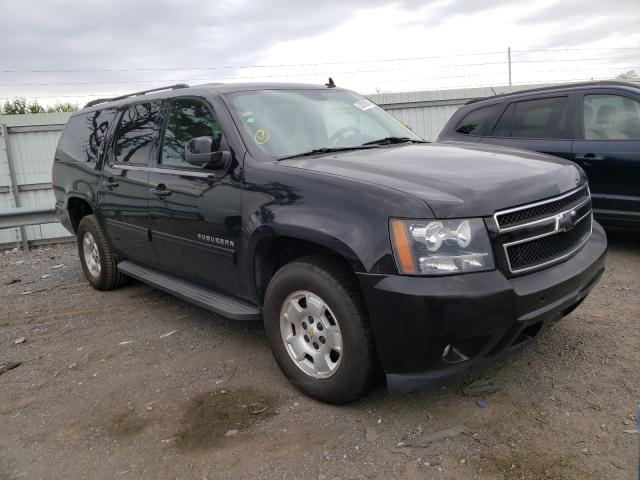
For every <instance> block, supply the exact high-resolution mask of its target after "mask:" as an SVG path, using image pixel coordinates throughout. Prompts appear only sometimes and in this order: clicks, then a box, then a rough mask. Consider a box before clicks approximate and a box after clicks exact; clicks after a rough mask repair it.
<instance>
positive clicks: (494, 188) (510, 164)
mask: <svg viewBox="0 0 640 480" xmlns="http://www.w3.org/2000/svg"><path fill="white" fill-rule="evenodd" d="M280 164H282V165H284V166H287V167H293V168H301V169H305V170H311V171H315V172H322V173H327V174H331V175H340V176H342V177H349V178H353V179H356V180H359V181H364V182H368V183H373V184H377V185H381V186H384V187H388V188H393V189H395V190H400V191H403V192H406V193H408V194H411V195H414V196H416V197H419V198H421V199H422V200H424V201H425V202H426V203H427V204H428V205H429V207H430V208H431V210H432V211H433V213H434V214H435V216H436V217H437V218H454V217H479V216H488V215H493V213H494V212H495V211H496V210H500V209H503V208H508V207H513V206H517V205H522V204H524V203H530V202H534V201H538V200H541V199H544V198H548V197H552V196H555V195H558V194H561V193H564V192H566V191H569V190H571V189H573V188H575V187H577V186H578V185H580V184H582V183H583V182H584V181H586V178H585V176H584V173H583V172H582V170H581V169H579V168H578V167H577V166H576V165H574V164H573V163H571V162H569V161H566V160H562V159H559V158H556V157H551V156H548V155H543V154H539V153H534V152H528V151H524V150H514V149H509V148H504V147H497V146H493V145H491V146H487V145H479V144H468V143H446V144H406V145H404V144H403V145H396V146H390V147H381V148H376V149H369V150H355V151H352V152H341V153H335V154H331V155H325V156H320V157H303V158H298V159H290V160H283V161H281V162H280Z"/></svg>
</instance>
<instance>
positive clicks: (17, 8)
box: [0, 0, 640, 104]
mask: <svg viewBox="0 0 640 480" xmlns="http://www.w3.org/2000/svg"><path fill="white" fill-rule="evenodd" d="M0 15H1V18H2V41H0V70H1V72H0V100H1V101H4V99H5V98H7V97H16V96H24V97H27V98H34V97H41V98H40V100H39V101H40V103H43V104H48V103H51V102H53V101H55V100H56V98H57V99H60V100H71V101H77V102H80V103H83V102H85V101H86V100H87V99H88V98H89V97H94V96H95V95H98V94H101V95H105V94H118V93H123V92H130V91H136V90H143V89H146V88H153V87H155V86H160V85H165V84H170V83H176V82H187V83H190V84H198V83H207V82H212V81H221V82H233V81H259V80H268V81H291V82H304V83H324V82H325V81H326V79H327V77H328V76H329V75H331V76H332V77H333V78H334V79H335V81H336V83H337V84H338V85H340V86H345V87H349V88H352V89H355V90H357V91H360V92H361V93H365V94H367V93H374V92H376V91H383V92H395V91H411V90H426V89H440V88H443V89H444V88H456V87H464V86H484V85H505V84H508V65H507V47H509V46H511V48H512V51H513V52H512V62H513V63H512V70H513V83H515V84H529V83H535V82H554V81H569V80H584V79H590V78H597V79H600V78H612V77H615V76H616V75H618V74H620V73H624V72H626V71H629V70H635V71H636V72H639V73H640V28H639V26H640V1H639V0H606V1H605V0H537V1H526V2H523V1H516V0H480V1H478V0H462V1H449V0H439V1H432V2H424V1H413V0H405V1H398V2H385V1H379V0H351V1H345V0H340V1H339V0H323V1H308V0H239V1H228V0H213V1H211V0H210V1H206V0H182V1H169V0H143V1H138V0H128V1H124V0H108V1H105V0H101V1H99V2H97V1H93V0H84V1H77V2H71V1H66V0H48V1H35V0H31V1H26V0H22V1H19V0H3V1H2V2H1V3H0ZM80 96H82V97H80Z"/></svg>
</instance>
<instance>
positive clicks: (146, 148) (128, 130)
mask: <svg viewBox="0 0 640 480" xmlns="http://www.w3.org/2000/svg"><path fill="white" fill-rule="evenodd" d="M161 125H162V112H161V107H160V104H158V103H152V102H149V103H138V104H135V105H130V106H128V107H127V108H126V110H125V111H124V112H123V114H122V118H120V125H119V126H118V133H117V135H116V142H115V155H116V162H117V163H130V164H135V165H147V164H148V163H149V158H150V155H151V152H152V151H154V149H156V148H157V147H156V144H157V140H158V138H159V136H160V128H161ZM155 151H157V150H155Z"/></svg>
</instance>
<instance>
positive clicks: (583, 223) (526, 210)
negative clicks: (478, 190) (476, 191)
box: [494, 185, 593, 274]
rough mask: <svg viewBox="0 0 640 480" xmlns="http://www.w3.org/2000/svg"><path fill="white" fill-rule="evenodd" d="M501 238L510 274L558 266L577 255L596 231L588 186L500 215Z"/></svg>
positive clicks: (499, 231) (497, 214)
mask: <svg viewBox="0 0 640 480" xmlns="http://www.w3.org/2000/svg"><path fill="white" fill-rule="evenodd" d="M494 219H495V222H496V226H497V229H498V239H499V242H500V244H501V246H502V249H503V252H504V256H505V261H506V265H507V268H508V270H509V273H511V274H519V273H523V272H527V271H530V270H534V269H539V268H543V267H545V266H548V265H551V264H553V263H557V262H559V261H561V260H563V259H565V258H567V257H569V256H570V255H572V254H573V253H575V252H576V251H577V250H578V249H579V248H580V247H581V246H582V245H584V243H586V241H587V240H588V239H589V236H590V235H591V231H592V223H593V219H592V212H591V196H590V194H589V189H588V187H587V186H586V185H585V186H582V187H580V188H578V189H576V190H572V191H571V192H568V193H565V194H563V195H559V196H557V197H553V198H550V199H547V200H543V201H541V202H536V203H532V204H528V205H523V206H520V207H515V208H510V209H507V210H502V211H499V212H496V214H495V215H494Z"/></svg>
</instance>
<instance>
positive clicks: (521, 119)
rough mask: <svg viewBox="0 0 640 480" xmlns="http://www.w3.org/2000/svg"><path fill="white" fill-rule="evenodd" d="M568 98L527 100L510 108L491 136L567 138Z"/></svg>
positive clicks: (568, 136) (568, 134)
mask: <svg viewBox="0 0 640 480" xmlns="http://www.w3.org/2000/svg"><path fill="white" fill-rule="evenodd" d="M568 108H569V99H568V98H567V97H556V98H542V99H540V100H527V101H524V102H516V103H512V104H511V105H509V107H508V108H507V109H506V110H505V111H504V113H503V114H502V116H501V117H500V120H498V123H496V126H495V128H494V129H493V135H494V136H498V137H515V138H570V137H571V135H570V133H569V130H568V127H567V110H568Z"/></svg>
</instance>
